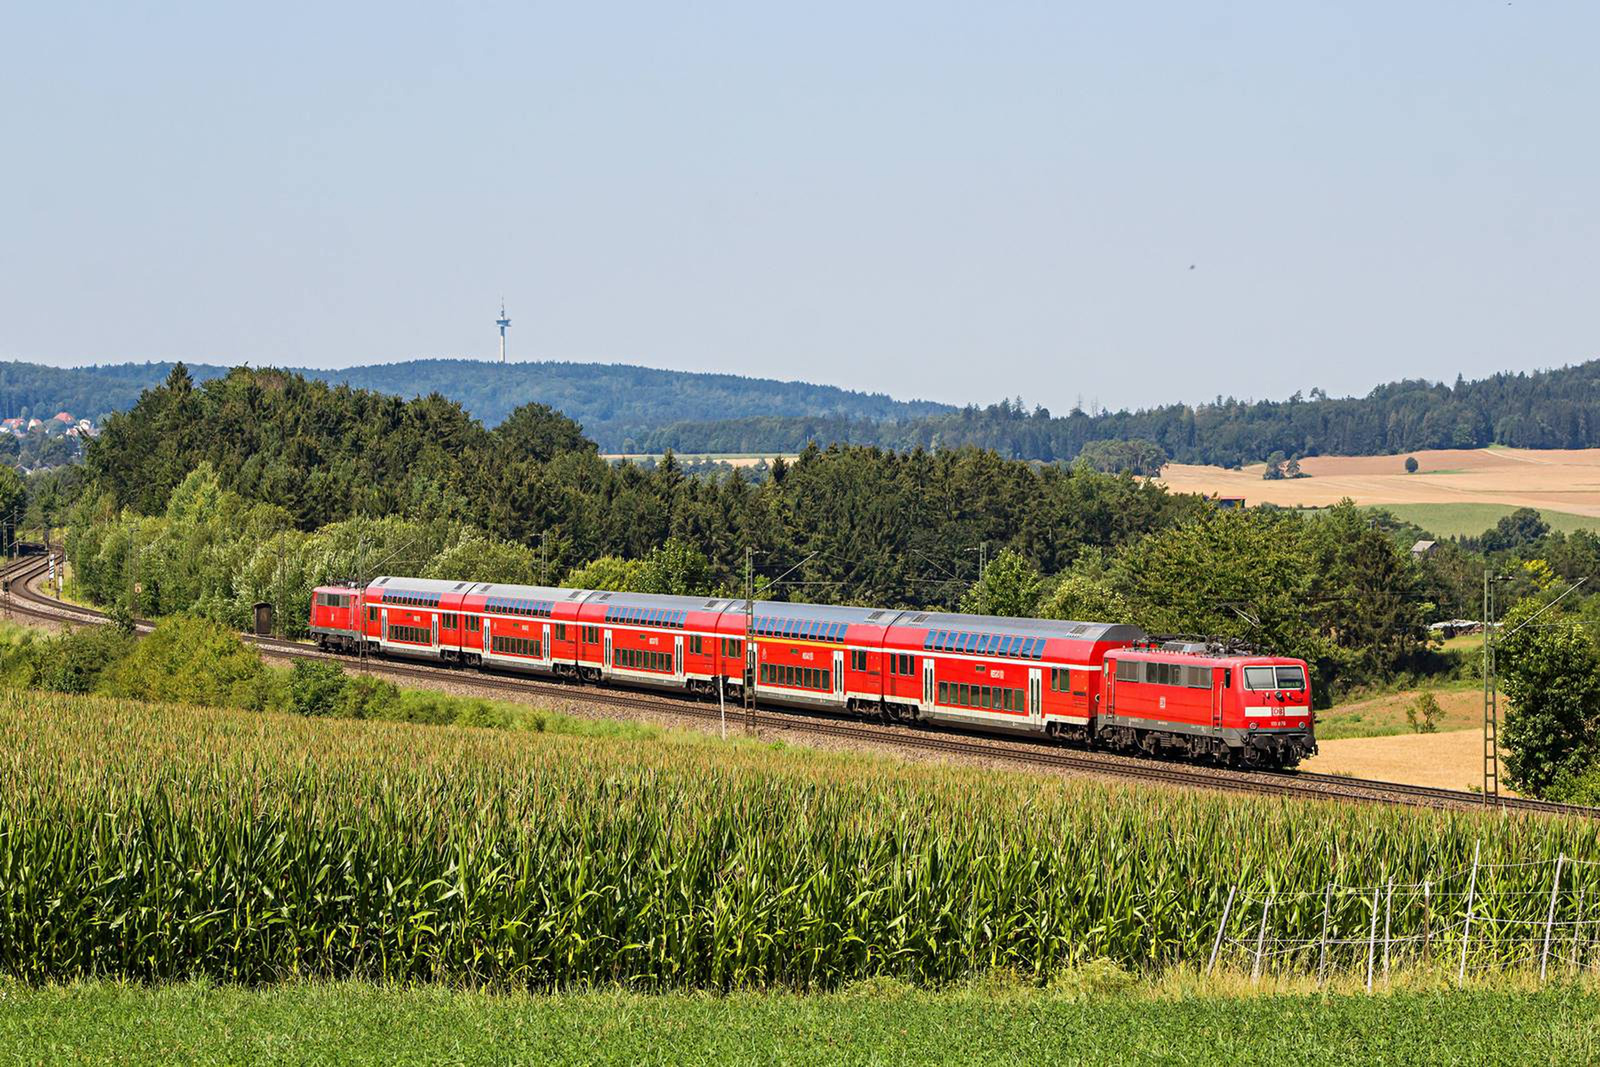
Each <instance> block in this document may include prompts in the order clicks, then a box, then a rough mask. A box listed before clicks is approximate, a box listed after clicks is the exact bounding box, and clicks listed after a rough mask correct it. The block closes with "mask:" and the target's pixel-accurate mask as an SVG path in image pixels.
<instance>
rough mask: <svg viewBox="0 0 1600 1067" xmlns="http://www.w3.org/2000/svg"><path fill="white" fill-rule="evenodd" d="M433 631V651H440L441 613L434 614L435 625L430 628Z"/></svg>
mask: <svg viewBox="0 0 1600 1067" xmlns="http://www.w3.org/2000/svg"><path fill="white" fill-rule="evenodd" d="M429 629H431V630H432V631H433V650H434V651H435V652H437V651H439V613H438V612H437V611H436V612H434V613H433V624H432V626H430V627H429Z"/></svg>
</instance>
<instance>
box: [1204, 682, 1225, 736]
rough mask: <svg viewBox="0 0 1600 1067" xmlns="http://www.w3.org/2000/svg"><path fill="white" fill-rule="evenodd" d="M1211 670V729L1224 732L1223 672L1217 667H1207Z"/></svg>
mask: <svg viewBox="0 0 1600 1067" xmlns="http://www.w3.org/2000/svg"><path fill="white" fill-rule="evenodd" d="M1207 669H1208V670H1210V671H1211V729H1212V730H1213V731H1215V732H1217V733H1221V732H1222V672H1221V671H1219V670H1217V669H1216V668H1215V667H1209V668H1207Z"/></svg>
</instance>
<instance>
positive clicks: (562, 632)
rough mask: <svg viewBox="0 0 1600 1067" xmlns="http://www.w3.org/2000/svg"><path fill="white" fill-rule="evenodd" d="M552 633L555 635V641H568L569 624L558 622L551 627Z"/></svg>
mask: <svg viewBox="0 0 1600 1067" xmlns="http://www.w3.org/2000/svg"><path fill="white" fill-rule="evenodd" d="M551 632H552V633H553V634H555V639H556V640H557V641H565V640H566V639H567V624H566V623H564V622H558V623H556V624H555V625H554V626H553V627H551Z"/></svg>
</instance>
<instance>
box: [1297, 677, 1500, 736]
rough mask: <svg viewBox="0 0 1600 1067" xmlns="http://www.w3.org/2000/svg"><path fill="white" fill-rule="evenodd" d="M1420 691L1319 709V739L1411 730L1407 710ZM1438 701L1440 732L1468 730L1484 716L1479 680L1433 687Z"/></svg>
mask: <svg viewBox="0 0 1600 1067" xmlns="http://www.w3.org/2000/svg"><path fill="white" fill-rule="evenodd" d="M1420 692H1421V690H1417V689H1406V690H1402V691H1400V692H1397V693H1384V694H1382V695H1380V696H1372V697H1365V698H1363V699H1361V700H1352V701H1349V702H1347V703H1344V704H1336V705H1334V706H1333V707H1331V708H1329V709H1327V710H1326V711H1319V712H1317V740H1319V741H1333V740H1338V739H1341V738H1348V737H1385V736H1389V735H1393V734H1408V733H1412V732H1413V731H1412V728H1411V723H1410V721H1409V720H1407V718H1406V710H1407V709H1408V708H1410V707H1412V706H1413V705H1414V704H1415V703H1416V699H1417V696H1418V694H1419V693H1420ZM1430 692H1432V693H1433V696H1434V699H1435V700H1437V701H1438V702H1439V712H1440V715H1439V718H1438V719H1437V720H1436V723H1435V725H1436V726H1437V727H1438V730H1439V732H1441V733H1444V732H1448V731H1450V730H1467V729H1471V728H1472V727H1475V726H1478V725H1480V723H1481V720H1482V718H1483V690H1482V689H1481V688H1480V687H1479V685H1478V683H1476V682H1460V683H1451V685H1450V687H1449V688H1436V689H1432V690H1430Z"/></svg>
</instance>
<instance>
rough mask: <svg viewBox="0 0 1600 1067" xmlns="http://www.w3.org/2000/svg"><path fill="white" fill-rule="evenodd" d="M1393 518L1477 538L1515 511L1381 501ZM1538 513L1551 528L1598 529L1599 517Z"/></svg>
mask: <svg viewBox="0 0 1600 1067" xmlns="http://www.w3.org/2000/svg"><path fill="white" fill-rule="evenodd" d="M1374 506H1375V507H1382V508H1383V509H1384V510H1385V511H1387V512H1390V513H1391V514H1393V515H1394V517H1395V518H1397V519H1400V520H1401V521H1403V522H1410V523H1415V524H1416V525H1418V526H1420V527H1422V528H1423V529H1424V530H1427V531H1428V532H1429V533H1431V534H1433V535H1434V536H1435V537H1438V538H1448V537H1477V536H1478V535H1479V534H1481V533H1483V531H1485V530H1487V529H1489V528H1490V527H1492V526H1494V524H1495V523H1497V522H1499V521H1500V520H1501V519H1503V518H1505V517H1506V516H1507V515H1509V514H1511V513H1512V512H1513V511H1515V510H1516V508H1515V507H1513V506H1512V505H1510V504H1381V505H1374ZM1539 515H1540V517H1542V518H1543V519H1544V521H1545V522H1547V523H1549V524H1550V528H1551V529H1552V530H1560V531H1561V532H1562V533H1572V532H1573V531H1574V530H1600V518H1596V517H1595V516H1592V515H1574V514H1572V513H1571V512H1567V511H1555V510H1552V509H1550V508H1540V509H1539Z"/></svg>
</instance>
